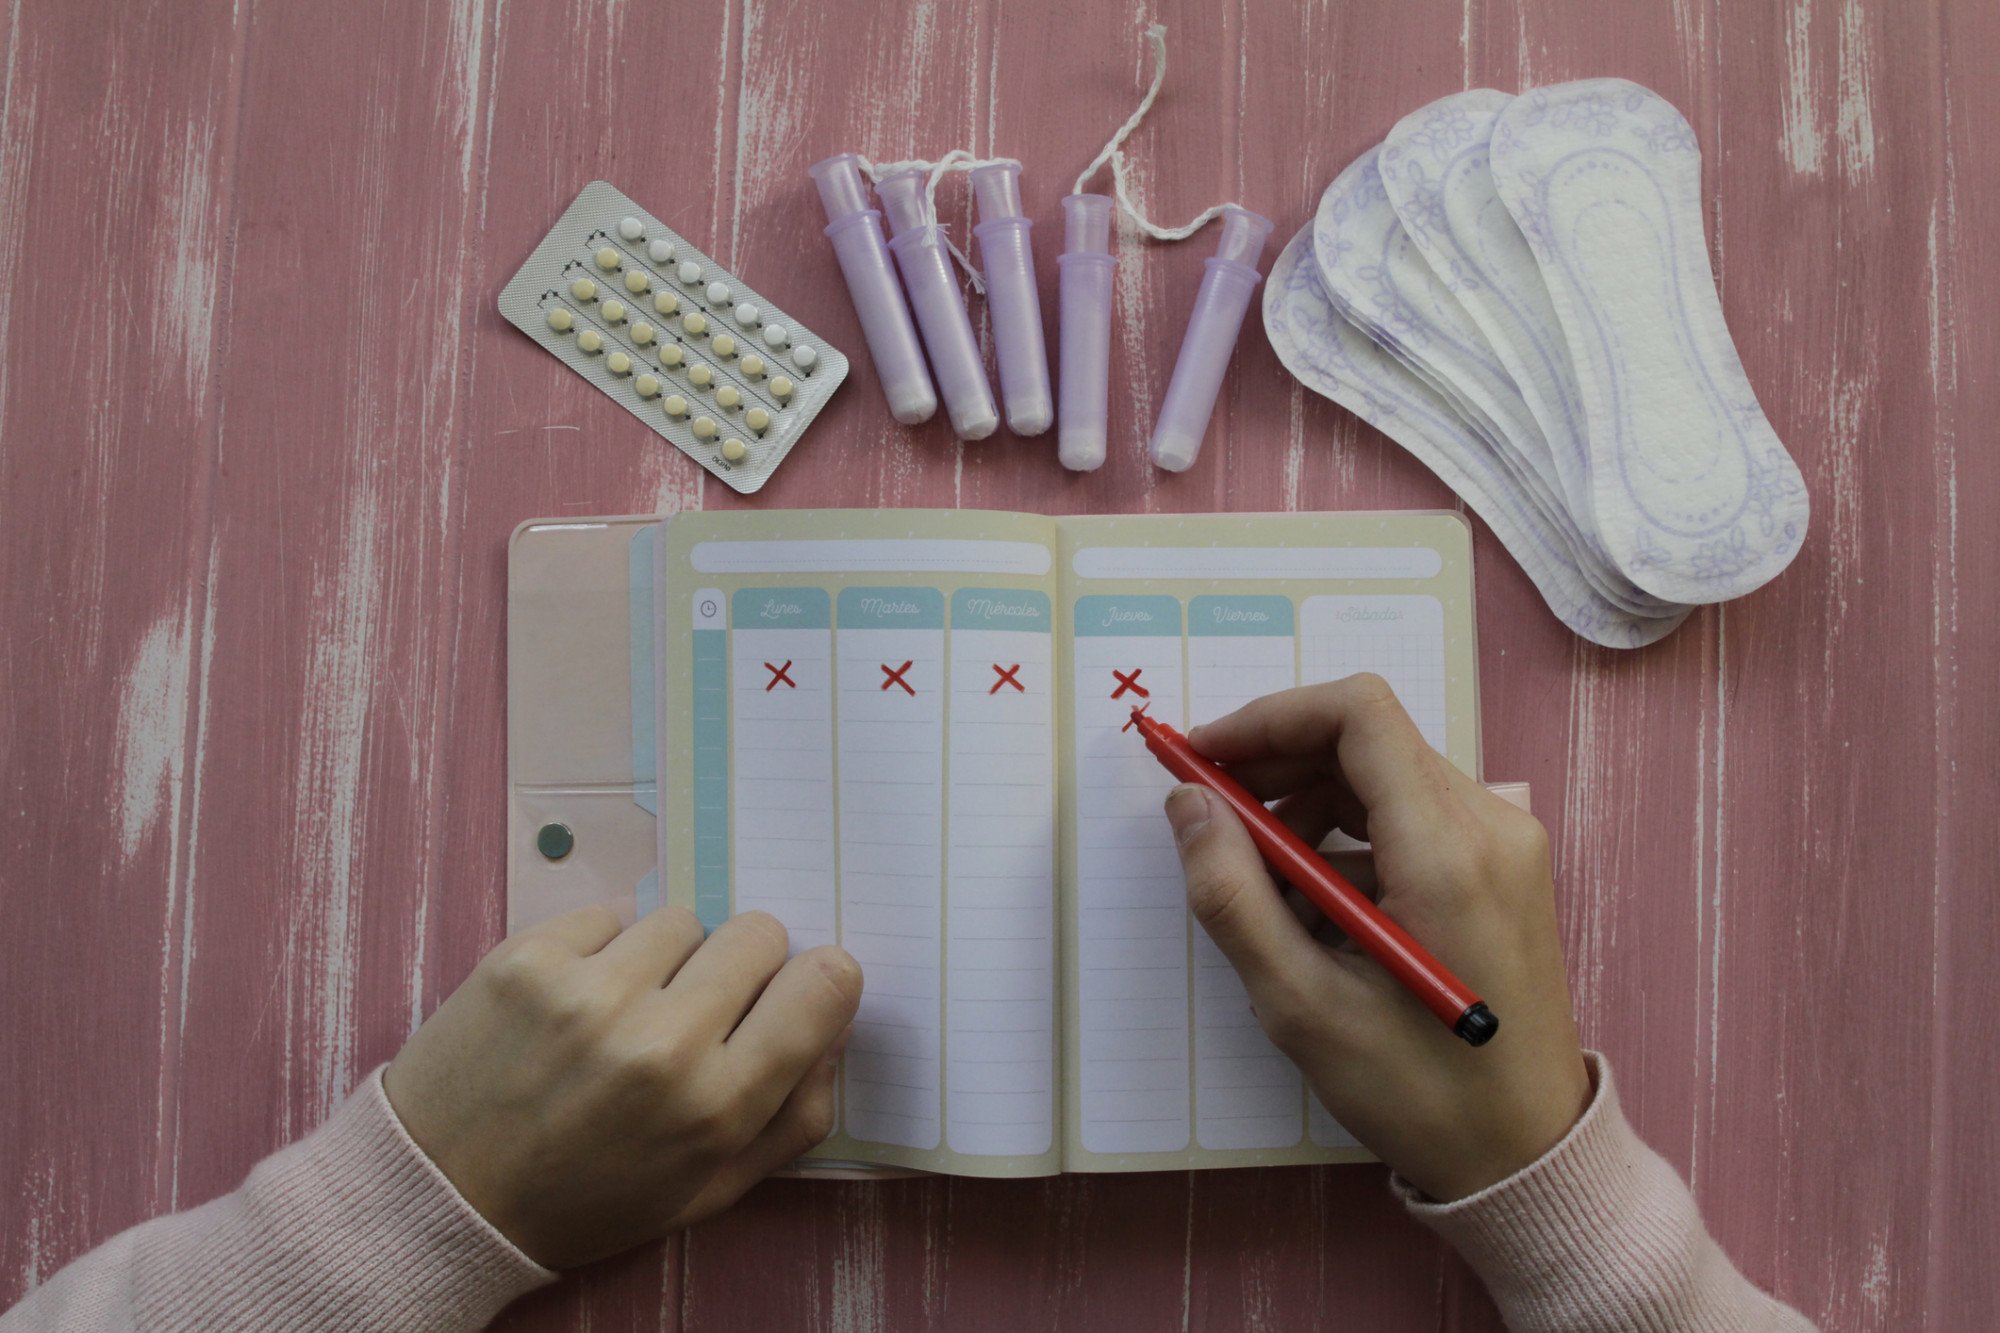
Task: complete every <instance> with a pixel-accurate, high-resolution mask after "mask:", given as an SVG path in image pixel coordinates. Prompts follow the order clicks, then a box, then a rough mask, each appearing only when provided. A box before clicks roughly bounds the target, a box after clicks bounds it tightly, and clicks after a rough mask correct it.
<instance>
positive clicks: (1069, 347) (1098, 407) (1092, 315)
mask: <svg viewBox="0 0 2000 1333" xmlns="http://www.w3.org/2000/svg"><path fill="white" fill-rule="evenodd" d="M1062 206H1063V215H1064V232H1063V252H1062V255H1061V256H1060V257H1059V258H1058V259H1057V260H1056V266H1057V269H1058V270H1059V272H1060V274H1061V279H1062V290H1061V300H1062V346H1061V348H1060V349H1059V354H1060V355H1061V357H1062V382H1061V386H1060V392H1061V394H1062V397H1061V400H1060V401H1061V409H1060V411H1059V413H1058V415H1057V417H1056V457H1057V458H1059V459H1061V460H1062V465H1063V466H1064V467H1066V468H1068V469H1070V470H1071V471H1072V472H1090V471H1094V470H1095V469H1097V468H1099V467H1102V466H1103V464H1104V452H1105V421H1106V417H1107V404H1108V400H1109V396H1110V390H1111V279H1112V277H1113V274H1114V273H1115V271H1116V269H1117V267H1118V260H1117V258H1116V257H1115V256H1114V255H1113V254H1112V253H1111V196H1110V195H1108V194H1072V195H1067V196H1065V197H1064V199H1063V201H1062Z"/></svg>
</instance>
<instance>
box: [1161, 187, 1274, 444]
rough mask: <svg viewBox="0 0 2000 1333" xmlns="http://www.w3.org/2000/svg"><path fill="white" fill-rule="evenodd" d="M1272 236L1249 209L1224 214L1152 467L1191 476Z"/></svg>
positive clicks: (1232, 209) (1176, 367)
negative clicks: (1265, 250) (1265, 247)
mask: <svg viewBox="0 0 2000 1333" xmlns="http://www.w3.org/2000/svg"><path fill="white" fill-rule="evenodd" d="M1270 234H1271V220H1270V219H1269V218H1267V217H1264V216H1262V215H1261V214H1257V213H1252V212H1251V211H1250V210H1249V209H1247V208H1235V207H1230V208H1225V209H1223V210H1222V241H1221V243H1220V244H1219V245H1217V246H1216V248H1215V254H1214V256H1213V257H1212V258H1210V259H1209V260H1208V261H1207V264H1206V265H1205V268H1206V272H1204V273H1203V274H1202V276H1201V289H1200V290H1199V291H1197V292H1196V293H1195V297H1194V313H1192V314H1190V315H1189V316H1188V326H1187V334H1186V336H1184V337H1183V338H1182V339H1181V352H1180V355H1179V356H1178V357H1177V358H1175V360H1174V377H1173V379H1171V380H1170V381H1168V383H1167V396H1166V398H1165V400H1164V401H1162V402H1161V404H1160V418H1159V421H1158V422H1157V423H1156V424H1155V425H1154V427H1153V444H1152V455H1153V462H1154V463H1155V464H1157V465H1158V466H1160V467H1163V468H1165V469H1166V470H1167V471H1169V472H1185V471H1187V470H1188V469H1189V468H1190V467H1193V466H1194V460H1195V455H1196V454H1199V453H1200V452H1201V437H1202V436H1203V435H1205V434H1207V433H1208V418H1209V416H1210V415H1211V414H1212V413H1213V412H1214V411H1215V396H1216V394H1217V393H1218V392H1220V391H1221V389H1222V372H1223V371H1225V370H1227V369H1228V368H1229V357H1230V354H1231V353H1233V352H1234V351H1235V350H1236V335H1237V334H1238V333H1239V332H1240V331H1241V330H1242V328H1243V312H1244V311H1246V310H1248V309H1249V308H1250V293H1251V292H1252V291H1254V290H1255V289H1256V287H1257V261H1258V260H1259V259H1261V258H1262V257H1263V254H1264V238H1265V237H1267V236H1269V235H1270Z"/></svg>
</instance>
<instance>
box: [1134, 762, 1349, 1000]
mask: <svg viewBox="0 0 2000 1333" xmlns="http://www.w3.org/2000/svg"><path fill="white" fill-rule="evenodd" d="M1167 822H1168V823H1170V824H1172V825H1173V828H1174V845H1175V846H1176V847H1177V848H1179V850H1180V856H1181V873H1182V874H1183V875H1185V876H1186V877H1187V896H1188V907H1189V909H1190V910H1191V911H1193V913H1194V916H1195V919H1196V920H1197V921H1199V922H1201V927H1202V929H1203V930H1205V931H1207V932H1208V937H1209V938H1210V939H1212V940H1214V941H1215V944H1216V947H1217V948H1219V949H1221V950H1222V953H1223V956H1224V957H1226V958H1227V959H1228V960H1229V962H1230V965H1231V966H1232V967H1234V968H1235V969H1236V973H1237V975H1238V976H1240V977H1242V978H1243V987H1244V989H1245V990H1247V991H1249V993H1250V1000H1251V1003H1252V1004H1254V1005H1255V1006H1256V1008H1257V1013H1258V1014H1259V1016H1260V1017H1261V1018H1262V1019H1263V1021H1264V1023H1265V1026H1266V1027H1267V1028H1268V1027H1272V1026H1273V1025H1274V1024H1275V1025H1277V1026H1278V1027H1280V1028H1282V1027H1284V1026H1286V1025H1288V1022H1289V1021H1290V1020H1297V1019H1302V1018H1303V1017H1304V1016H1305V1015H1307V1014H1309V1013H1311V1012H1313V1011H1314V1010H1315V1009H1318V1008H1320V1007H1322V1006H1323V1005H1324V1002H1325V1000H1326V998H1327V992H1328V991H1329V990H1330V989H1337V988H1338V987H1340V986H1341V984H1342V983H1343V982H1347V981H1349V980H1351V979H1350V978H1349V977H1347V976H1346V975H1345V974H1344V973H1343V972H1342V971H1341V969H1340V968H1339V967H1338V966H1336V965H1335V964H1334V961H1333V959H1332V958H1331V957H1329V956H1328V955H1327V953H1326V952H1325V951H1324V950H1323V949H1321V948H1320V946H1319V945H1318V944H1316V943H1315V942H1314V941H1313V938H1312V936H1311V934H1310V933H1308V931H1307V930H1306V928H1305V926H1304V925H1302V924H1301V923H1300V922H1299V919H1298V917H1297V916H1295V915H1294V914H1293V912H1292V909H1291V908H1290V907H1289V906H1287V905H1286V903H1285V899H1284V896H1283V895H1282V894H1281V893H1279V892H1278V886H1277V884H1276V883H1275V882H1273V880H1272V879H1271V874H1270V872H1269V871H1268V870H1266V869H1265V868H1264V860H1263V858H1262V857H1261V856H1259V855H1258V854H1257V845H1256V844H1255V843H1253V842H1251V841H1250V834H1249V833H1248V831H1246V830H1245V829H1244V827H1243V823H1242V821H1241V820H1239V819H1238V818H1237V817H1236V813H1235V812H1234V811H1233V810H1231V809H1230V808H1229V807H1228V806H1227V805H1226V804H1224V803H1223V802H1222V801H1221V800H1220V799H1218V798H1217V797H1215V796H1213V795H1211V794H1210V793H1209V791H1208V790H1207V789H1206V788H1204V787H1200V786H1197V785H1195V784H1193V783H1185V784H1183V785H1181V786H1179V787H1176V788H1174V789H1173V791H1171V792H1169V793H1168V794H1167Z"/></svg>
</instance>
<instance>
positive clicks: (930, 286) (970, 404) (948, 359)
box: [875, 168, 1000, 440]
mask: <svg viewBox="0 0 2000 1333" xmlns="http://www.w3.org/2000/svg"><path fill="white" fill-rule="evenodd" d="M927 182H928V175H927V173H925V172H923V171H920V170H916V169H914V168H913V169H911V170H909V171H898V172H895V173H893V174H891V175H888V176H884V177H883V178H882V179H881V180H879V181H877V182H875V192H876V193H877V194H878V195H880V196H881V197H882V208H883V211H884V212H885V213H886V214H888V218H889V232H890V236H889V250H890V252H891V253H892V254H894V255H895V256H896V267H897V268H899V269H901V270H902V271H903V286H904V288H905V289H906V290H907V291H908V292H909V294H910V308H911V310H912V311H914V312H915V314H916V317H917V328H918V329H919V330H921V331H922V333H923V335H924V350H925V351H926V352H928V353H930V359H931V370H932V371H933V372H934V373H935V374H936V375H937V386H938V393H939V394H940V395H941V396H942V397H943V398H944V410H945V412H946V414H947V415H949V416H950V417H951V429H952V432H953V433H954V434H956V435H957V436H958V437H959V438H960V439H961V440H983V439H985V438H986V437H987V436H989V435H991V434H992V433H993V432H994V431H995V430H997V429H999V426H1000V410H999V409H998V408H997V407H995V406H994V405H993V389H992V387H991V386H990V385H988V384H987V382H986V364H985V362H984V361H983V360H981V358H980V355H979V344H978V342H977V341H975V340H974V338H973V336H972V320H971V319H970V317H968V316H967V315H966V313H965V294H964V293H963V292H961V291H959V289H958V276H957V275H956V274H955V273H953V272H952V268H951V252H950V251H948V250H946V249H945V247H944V244H943V242H942V241H941V240H939V239H937V238H936V237H935V236H934V235H931V234H927V233H929V231H930V218H929V216H928V213H929V207H928V204H927V203H926V201H925V186H926V184H927Z"/></svg>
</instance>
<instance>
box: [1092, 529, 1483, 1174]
mask: <svg viewBox="0 0 2000 1333" xmlns="http://www.w3.org/2000/svg"><path fill="white" fill-rule="evenodd" d="M1059 526H1060V527H1061V529H1062V537H1063V545H1062V572H1063V576H1064V589H1063V595H1064V598H1065V600H1066V602H1067V604H1068V608H1069V614H1068V616H1060V615H1059V621H1060V622H1061V624H1062V626H1063V628H1065V629H1067V630H1068V631H1069V633H1070V642H1069V648H1070V652H1071V656H1072V666H1073V675H1074V678H1075V679H1074V685H1073V690H1074V697H1073V698H1072V699H1071V700H1070V701H1068V706H1069V712H1068V713H1067V714H1065V717H1064V728H1065V735H1064V737H1063V739H1064V745H1063V747H1062V752H1061V759H1062V762H1063V763H1064V764H1065V766H1066V768H1065V772H1064V788H1063V807H1062V809H1063V820H1064V830H1063V832H1064V847H1063V866H1064V872H1065V877H1064V879H1063V881H1062V882H1061V883H1060V884H1059V886H1058V891H1059V893H1060V895H1061V898H1062V922H1063V929H1064V931H1065V933H1066V939H1065V953H1064V968H1065V991H1064V994H1065V996H1066V998H1067V999H1068V1005H1067V1007H1066V1009H1065V1011H1064V1013H1063V1020H1064V1023H1065V1025H1066V1028H1067V1029H1068V1031H1067V1047H1066V1053H1067V1060H1068V1064H1067V1066H1066V1070H1065V1086H1064V1094H1065V1098H1066V1102H1065V1120H1066V1123H1065V1140H1064V1147H1065V1151H1064V1166H1065V1169H1067V1170H1082V1171H1127V1170H1158V1169H1171V1168H1176V1167H1203V1166H1230V1165H1264V1164H1283V1163H1290V1162H1329V1161H1345V1160H1355V1159H1357V1158H1361V1157H1365V1156H1366V1154H1365V1153H1363V1152H1362V1151H1361V1150H1359V1149H1358V1148H1357V1147H1356V1146H1355V1145H1354V1141H1353V1140H1352V1139H1351V1138H1350V1137H1348V1136H1347V1135H1346V1133H1345V1132H1344V1131H1343V1130H1342V1129H1341V1128H1340V1127H1339V1126H1338V1125H1337V1124H1335V1123H1334V1122H1333V1120H1332V1119H1331V1118H1330V1117H1328V1116H1327V1115H1326V1114H1325V1112H1324V1111H1323V1110H1321V1109H1320V1108H1319V1107H1318V1105H1317V1103H1316V1102H1315V1101H1313V1099H1312V1098H1310V1096H1308V1094H1307V1092H1306V1089H1305V1087H1304V1081H1303V1079H1302V1078H1301V1077H1300V1075H1299V1074H1298V1072H1297V1070H1296V1069H1295V1068H1294V1067H1292V1065H1291V1064H1290V1062H1289V1061H1287V1060H1285V1059H1284V1057H1283V1056H1282V1055H1281V1054H1280V1053H1279V1052H1278V1051H1277V1050H1276V1048H1275V1047H1273V1046H1272V1045H1271V1044H1270V1042H1269V1041H1268V1039H1266V1038H1265V1037H1264V1035H1263V1032H1262V1030H1261V1028H1260V1027H1259V1026H1258V1025H1257V1023H1256V1019H1255V1015H1254V1014H1253V1013H1252V1011H1251V1009H1250V1004H1249V999H1248V996H1247V993H1246V992H1245V990H1244V988H1243V985H1242V982H1241V981H1240V979H1239V978H1237V976H1236V975H1235V973H1234V971H1233V969H1231V968H1230V967H1229V965H1228V962H1227V960H1226V959H1225V958H1223V957H1222V955H1221V953H1220V951H1219V950H1216V949H1215V948H1214V947H1213V945H1212V944H1210V942H1209V941H1208V939H1207V937H1206V935H1205V934H1204V933H1203V932H1202V931H1201V929H1200V928H1199V926H1198V925H1195V924H1194V923H1193V921H1192V918H1191V916H1190V915H1189V913H1188V911H1187V909H1186V905H1185V887H1184V884H1183V881H1182V877H1181V874H1180V868H1179V858H1178V857H1177V856H1176V854H1175V852H1174V849H1173V841H1172V832H1171V829H1170V828H1169V827H1168V825H1167V823H1166V819H1165V816H1164V813H1163V812H1162V809H1161V806H1162V804H1163V800H1164V797H1165V794H1166V792H1167V791H1169V790H1170V789H1171V788H1172V785H1173V781H1172V779H1171V778H1170V777H1169V776H1168V775H1167V772H1166V770H1165V769H1164V768H1163V767H1161V766H1160V765H1159V763H1158V761H1157V760H1155V759H1154V758H1153V757H1152V756H1151V754H1150V753H1149V752H1147V751H1146V749H1145V747H1144V745H1143V743H1142V742H1140V741H1139V740H1137V739H1136V737H1135V735H1134V734H1133V733H1131V732H1129V731H1121V730H1120V728H1121V727H1122V726H1123V725H1124V723H1125V722H1126V721H1127V720H1128V719H1129V713H1130V705H1131V703H1132V702H1134V700H1135V698H1138V696H1134V695H1133V694H1132V693H1131V692H1130V691H1129V690H1128V691H1127V692H1126V693H1124V694H1122V695H1119V696H1118V697H1115V698H1114V697H1113V695H1114V694H1115V693H1116V692H1117V691H1118V689H1119V687H1120V686H1121V685H1122V684H1124V683H1125V682H1126V680H1127V678H1128V677H1129V676H1130V674H1131V672H1132V671H1133V669H1134V668H1135V667H1142V670H1141V671H1140V674H1139V675H1138V676H1137V677H1136V683H1140V684H1145V685H1148V686H1152V685H1158V686H1160V687H1162V688H1161V689H1160V690H1159V691H1158V694H1157V696H1156V697H1153V698H1145V699H1140V701H1141V702H1144V703H1145V704H1146V706H1147V707H1148V709H1149V711H1150V712H1152V713H1153V714H1154V715H1155V716H1161V717H1164V718H1165V719H1166V720H1168V721H1170V722H1172V723H1173V724H1174V725H1175V726H1177V727H1182V728H1183V729H1185V728H1186V727H1188V726H1190V725H1192V724H1194V723H1196V722H1200V721H1205V720H1208V719H1211V718H1214V717H1217V716H1220V715H1221V714H1223V713H1225V712H1229V711H1231V710H1233V709H1235V708H1237V707H1239V706H1241V705H1242V704H1244V703H1246V702H1248V701H1249V700H1251V699H1253V698H1257V697H1260V696H1262V695H1265V694H1269V693H1273V692H1276V691H1278V690H1283V689H1288V688H1291V687H1293V686H1294V685H1297V684H1300V683H1305V682H1311V681H1317V680H1325V679H1331V678H1333V677H1336V676H1341V675H1347V674H1351V673H1352V672H1355V671H1377V672H1380V673H1381V674H1382V675H1384V676H1385V677H1387V678H1388V679H1389V681H1390V683H1391V685H1392V686H1393V687H1395V688H1396V689H1397V690H1398V691H1399V693H1404V694H1406V695H1407V699H1406V702H1407V703H1408V704H1409V706H1410V707H1411V709H1412V713H1413V715H1415V716H1417V718H1418V719H1419V725H1420V727H1422V728H1423V730H1424V734H1425V735H1426V736H1427V737H1429V738H1430V739H1431V740H1432V742H1433V744H1436V745H1438V746H1439V748H1440V749H1441V750H1443V751H1444V753H1445V754H1446V755H1447V757H1449V758H1451V759H1452V760H1453V762H1455V763H1457V764H1458V765H1459V766H1460V767H1461V768H1463V769H1465V770H1466V771H1467V772H1470V773H1473V774H1475V775H1476V774H1477V772H1478V725H1477V722H1478V715H1477V689H1476V680H1475V672H1476V652H1475V643H1474V639H1473V633H1472V605H1471V603H1472V582H1471V559H1470V540H1469V534H1468V531H1467V529H1466V527H1465V524H1464V522H1463V520H1461V519H1459V518H1458V517H1457V516H1455V515H1446V514H1327V515H1303V514H1301V515H1245V516H1150V515H1149V516H1129V517H1113V518H1076V519H1065V520H1061V521H1060V523H1059ZM1114 608H1117V610H1116V611H1114ZM1134 609H1144V610H1146V611H1148V612H1149V613H1150V622H1149V623H1150V624H1151V625H1153V626H1165V625H1170V624H1171V625H1174V626H1176V627H1177V631H1176V632H1175V633H1173V634H1171V635H1169V634H1165V633H1158V632H1155V633H1150V634H1149V633H1146V632H1144V631H1134V630H1132V629H1130V628H1129V625H1130V624H1131V623H1132V622H1133V621H1134V619H1135V618H1134V617H1133V616H1131V614H1130V612H1131V611H1132V610H1134ZM1121 624H1122V625H1124V626H1127V628H1123V629H1122V631H1121V630H1120V628H1119V627H1120V626H1121ZM1114 671H1115V672H1117V673H1118V674H1115V675H1114V674H1113V672H1114Z"/></svg>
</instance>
